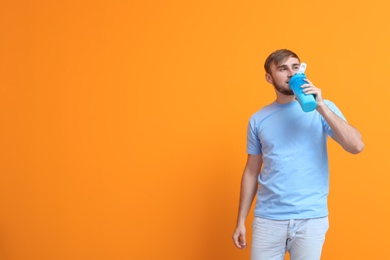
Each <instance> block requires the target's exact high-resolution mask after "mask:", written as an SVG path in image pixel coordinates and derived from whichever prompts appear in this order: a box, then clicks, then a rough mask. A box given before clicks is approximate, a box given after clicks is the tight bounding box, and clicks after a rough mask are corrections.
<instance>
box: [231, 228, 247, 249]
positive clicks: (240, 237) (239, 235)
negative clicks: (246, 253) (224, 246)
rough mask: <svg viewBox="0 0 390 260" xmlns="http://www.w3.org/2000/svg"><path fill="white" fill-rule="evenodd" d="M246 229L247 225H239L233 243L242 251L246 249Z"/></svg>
mask: <svg viewBox="0 0 390 260" xmlns="http://www.w3.org/2000/svg"><path fill="white" fill-rule="evenodd" d="M245 233H246V228H245V225H239V226H237V227H236V230H235V231H234V234H233V242H234V244H235V245H236V247H238V248H240V249H245V248H246V238H245Z"/></svg>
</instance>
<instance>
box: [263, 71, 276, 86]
mask: <svg viewBox="0 0 390 260" xmlns="http://www.w3.org/2000/svg"><path fill="white" fill-rule="evenodd" d="M265 80H266V81H267V82H268V83H269V84H272V85H273V84H274V81H273V80H272V76H271V75H270V74H268V73H266V74H265Z"/></svg>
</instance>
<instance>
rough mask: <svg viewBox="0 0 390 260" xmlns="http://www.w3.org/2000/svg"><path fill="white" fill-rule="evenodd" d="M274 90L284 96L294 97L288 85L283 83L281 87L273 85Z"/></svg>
mask: <svg viewBox="0 0 390 260" xmlns="http://www.w3.org/2000/svg"><path fill="white" fill-rule="evenodd" d="M274 87H275V89H276V90H277V91H278V92H280V93H282V94H283V95H286V96H294V92H292V90H291V89H290V86H289V85H288V83H285V84H284V85H283V86H281V85H277V84H274Z"/></svg>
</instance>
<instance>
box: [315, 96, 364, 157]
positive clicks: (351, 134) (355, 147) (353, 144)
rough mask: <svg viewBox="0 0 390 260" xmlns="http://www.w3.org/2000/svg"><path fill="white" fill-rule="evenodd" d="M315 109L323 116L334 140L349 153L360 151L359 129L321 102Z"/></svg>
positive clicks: (361, 143) (362, 144) (362, 146)
mask: <svg viewBox="0 0 390 260" xmlns="http://www.w3.org/2000/svg"><path fill="white" fill-rule="evenodd" d="M317 111H318V112H319V113H320V114H321V115H322V116H323V118H324V119H325V120H326V122H327V123H328V125H329V126H330V128H331V129H332V131H333V139H334V140H336V141H337V142H338V143H339V144H340V145H341V146H342V147H343V148H344V150H346V151H347V152H349V153H352V154H357V153H360V152H361V151H362V150H363V148H364V143H363V141H362V136H361V135H360V133H359V131H358V130H357V129H356V128H354V127H353V126H351V125H350V124H348V123H347V122H346V121H344V120H343V119H342V118H340V117H339V116H337V115H336V114H335V113H334V112H333V111H332V110H330V109H329V107H328V106H327V105H326V104H325V103H323V104H322V105H320V106H318V107H317Z"/></svg>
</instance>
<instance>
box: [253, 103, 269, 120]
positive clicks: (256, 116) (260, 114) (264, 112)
mask: <svg viewBox="0 0 390 260" xmlns="http://www.w3.org/2000/svg"><path fill="white" fill-rule="evenodd" d="M273 111H275V105H274V103H271V104H269V105H266V106H264V107H263V108H261V109H260V110H258V111H256V112H255V113H253V114H252V116H251V117H250V120H249V121H250V122H260V121H262V120H263V119H264V118H265V117H267V116H268V115H269V114H271V113H272V112H273Z"/></svg>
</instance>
